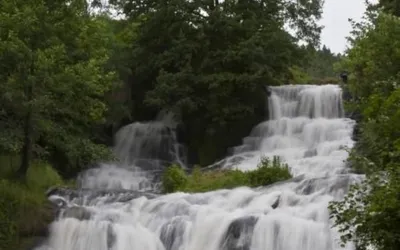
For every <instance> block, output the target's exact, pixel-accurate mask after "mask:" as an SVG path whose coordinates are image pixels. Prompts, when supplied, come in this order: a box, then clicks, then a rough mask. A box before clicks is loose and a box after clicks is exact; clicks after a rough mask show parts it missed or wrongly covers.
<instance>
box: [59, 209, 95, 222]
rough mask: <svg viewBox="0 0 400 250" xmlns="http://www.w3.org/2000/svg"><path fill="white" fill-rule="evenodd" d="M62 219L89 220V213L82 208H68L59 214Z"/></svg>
mask: <svg viewBox="0 0 400 250" xmlns="http://www.w3.org/2000/svg"><path fill="white" fill-rule="evenodd" d="M60 215H61V217H62V218H75V219H78V220H89V219H90V217H91V212H90V211H89V210H87V209H86V208H84V207H69V208H66V209H65V210H63V211H62V212H61V214H60Z"/></svg>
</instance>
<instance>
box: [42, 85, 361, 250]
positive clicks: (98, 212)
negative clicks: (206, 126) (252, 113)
mask: <svg viewBox="0 0 400 250" xmlns="http://www.w3.org/2000/svg"><path fill="white" fill-rule="evenodd" d="M269 103H270V105H269V109H270V115H271V119H270V120H269V121H266V122H264V123H262V124H259V125H258V126H257V127H256V128H254V130H253V132H252V133H251V135H250V136H249V137H248V138H245V139H244V145H243V146H241V147H237V148H236V150H235V152H234V155H233V156H230V157H229V158H228V159H226V160H225V161H223V162H220V163H218V164H219V165H220V166H221V165H222V166H224V167H227V168H228V167H236V168H239V169H245V170H246V169H254V168H256V167H257V163H258V162H259V160H260V157H261V156H273V155H277V156H280V157H282V158H283V160H284V161H286V162H287V163H288V165H289V167H290V168H291V171H292V173H293V175H294V176H296V177H295V178H293V179H291V180H289V181H285V182H281V183H276V184H274V185H271V186H268V187H259V188H248V187H239V188H236V189H232V190H218V191H214V192H207V193H198V194H189V193H174V194H169V195H150V194H148V193H141V192H133V191H126V190H108V191H99V192H93V190H87V189H85V190H79V191H71V190H65V189H64V190H63V189H61V190H52V191H51V192H49V196H50V197H49V198H50V200H52V201H53V202H54V203H55V204H57V205H58V206H60V210H59V217H58V220H56V221H55V222H54V223H53V224H52V225H51V226H50V234H49V237H48V239H47V241H45V242H44V244H43V245H42V246H40V247H39V248H37V250H132V249H140V250H339V249H346V250H354V249H355V248H354V246H353V245H352V244H348V245H346V246H345V247H344V248H342V247H341V246H340V235H339V234H338V232H337V231H336V230H335V228H332V224H331V223H330V219H329V211H328V209H327V207H328V204H329V202H330V201H332V200H337V199H342V198H343V196H344V194H346V192H347V191H348V187H349V185H350V184H352V183H356V182H359V181H360V179H361V178H362V176H359V175H355V174H349V173H346V171H344V170H345V162H344V161H345V160H346V157H347V152H346V150H345V149H344V147H351V146H352V145H353V141H352V140H351V134H352V129H353V125H354V122H353V121H351V120H349V119H346V118H343V117H342V115H343V110H342V103H341V91H340V88H338V87H337V86H334V85H326V86H282V87H274V88H271V95H270V97H269ZM137 143H138V145H140V143H141V142H140V140H137ZM127 144H128V145H129V144H130V143H127ZM124 148H125V147H124ZM126 148H129V150H127V152H137V151H135V150H136V149H137V148H136V147H134V146H133V147H126ZM146 152H148V151H146ZM147 155H152V153H151V154H150V153H149V154H147ZM129 161H130V160H129ZM114 176H117V177H115V178H116V179H118V178H120V179H124V178H125V177H126V176H129V175H128V174H126V173H124V174H121V175H114Z"/></svg>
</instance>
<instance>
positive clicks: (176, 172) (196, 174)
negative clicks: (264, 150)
mask: <svg viewBox="0 0 400 250" xmlns="http://www.w3.org/2000/svg"><path fill="white" fill-rule="evenodd" d="M291 177H292V176H291V174H290V172H289V168H288V166H287V165H286V164H283V163H281V161H280V159H279V158H278V157H274V158H273V160H272V161H271V160H270V159H268V158H262V159H261V162H260V163H259V165H258V166H257V169H255V170H252V171H247V172H242V171H240V170H214V171H202V170H201V169H200V168H199V167H195V168H194V170H193V172H192V174H190V175H188V174H186V173H185V171H184V170H183V169H182V168H181V167H179V166H177V165H173V166H171V167H169V168H168V169H167V170H166V172H165V173H164V176H163V183H162V184H163V191H164V192H165V193H171V192H177V191H182V192H207V191H213V190H217V189H231V188H235V187H240V186H249V187H258V186H266V185H270V184H272V183H275V182H278V181H283V180H287V179H289V178H291Z"/></svg>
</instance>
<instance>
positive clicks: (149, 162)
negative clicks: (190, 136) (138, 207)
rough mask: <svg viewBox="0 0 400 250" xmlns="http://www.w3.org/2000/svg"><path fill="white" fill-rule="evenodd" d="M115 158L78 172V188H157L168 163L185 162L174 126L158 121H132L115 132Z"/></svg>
mask: <svg viewBox="0 0 400 250" xmlns="http://www.w3.org/2000/svg"><path fill="white" fill-rule="evenodd" d="M113 152H114V154H115V156H116V157H117V161H116V162H113V163H107V164H105V163H104V164H100V166H99V167H97V168H92V169H89V170H87V171H84V172H83V173H81V174H80V175H79V178H78V185H79V187H80V188H90V189H130V190H158V189H159V188H158V186H159V179H160V175H161V174H162V172H163V170H164V168H165V167H168V166H169V165H171V164H175V163H176V164H179V165H181V166H185V165H186V152H185V148H184V147H183V145H182V144H179V143H178V141H177V136H176V128H175V126H168V125H166V124H165V123H164V122H162V121H153V122H147V123H140V122H135V123H132V124H129V125H127V126H125V127H122V128H121V129H120V130H119V131H118V132H117V133H116V135H115V146H114V148H113Z"/></svg>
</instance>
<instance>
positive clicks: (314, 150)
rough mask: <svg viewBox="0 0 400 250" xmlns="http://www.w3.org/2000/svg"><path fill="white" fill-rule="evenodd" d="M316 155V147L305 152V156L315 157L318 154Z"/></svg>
mask: <svg viewBox="0 0 400 250" xmlns="http://www.w3.org/2000/svg"><path fill="white" fill-rule="evenodd" d="M316 155H317V150H316V149H310V150H307V151H306V152H305V153H304V158H308V157H313V156H316Z"/></svg>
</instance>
